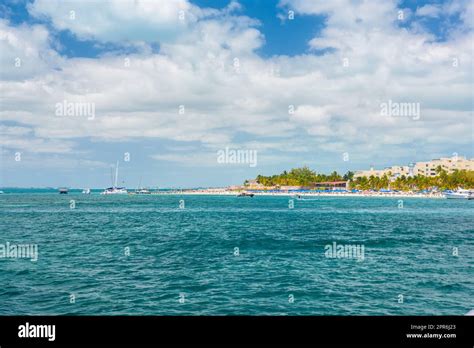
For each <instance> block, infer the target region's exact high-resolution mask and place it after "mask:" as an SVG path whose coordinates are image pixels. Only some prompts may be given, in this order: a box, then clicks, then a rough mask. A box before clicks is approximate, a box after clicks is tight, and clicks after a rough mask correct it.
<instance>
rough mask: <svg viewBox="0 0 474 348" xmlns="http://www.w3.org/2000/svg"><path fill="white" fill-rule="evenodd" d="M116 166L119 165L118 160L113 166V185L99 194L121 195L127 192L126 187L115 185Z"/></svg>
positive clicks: (116, 178)
mask: <svg viewBox="0 0 474 348" xmlns="http://www.w3.org/2000/svg"><path fill="white" fill-rule="evenodd" d="M118 167H119V162H118V161H117V165H116V166H115V178H114V183H113V186H112V187H108V188H106V189H105V190H104V191H103V192H101V195H123V194H127V193H128V192H127V189H126V188H125V187H118V186H117V182H118Z"/></svg>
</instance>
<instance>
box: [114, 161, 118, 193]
mask: <svg viewBox="0 0 474 348" xmlns="http://www.w3.org/2000/svg"><path fill="white" fill-rule="evenodd" d="M118 166H119V162H118V161H117V166H116V167H115V185H114V187H117V180H118Z"/></svg>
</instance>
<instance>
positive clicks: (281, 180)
mask: <svg viewBox="0 0 474 348" xmlns="http://www.w3.org/2000/svg"><path fill="white" fill-rule="evenodd" d="M353 176H354V173H352V172H347V173H346V174H345V175H344V176H341V175H339V174H338V173H337V172H335V171H334V172H332V173H331V174H329V175H325V174H318V173H316V172H315V171H313V170H311V169H309V168H308V167H303V168H294V169H292V170H290V171H289V172H287V171H286V170H285V171H284V172H283V173H281V174H278V175H272V176H263V175H258V176H257V178H256V179H257V182H258V183H260V184H262V185H265V186H276V185H278V186H311V185H312V184H314V183H316V182H323V181H340V180H350V179H352V177H353ZM247 183H248V182H245V184H247Z"/></svg>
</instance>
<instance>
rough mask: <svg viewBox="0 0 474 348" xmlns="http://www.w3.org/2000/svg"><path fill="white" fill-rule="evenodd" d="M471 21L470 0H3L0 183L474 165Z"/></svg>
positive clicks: (179, 181) (203, 180)
mask: <svg viewBox="0 0 474 348" xmlns="http://www.w3.org/2000/svg"><path fill="white" fill-rule="evenodd" d="M473 18H474V2H473V1H469V0H466V1H463V0H457V1H451V0H447V1H415V0H405V1H395V0H394V1H390V0H388V1H376V0H368V1H364V0H354V1H349V0H333V1H326V0H321V1H318V0H280V1H276V0H275V1H271V0H260V1H258V0H252V1H250V0H240V1H230V0H226V1H224V0H219V1H217V0H215V1H214V0H199V1H198V0H196V1H192V0H176V1H173V0H155V1H144V0H135V1H133V0H130V1H128V0H118V1H97V2H95V1H77V2H76V1H59V0H58V1H54V0H36V1H17V0H16V1H12V0H10V1H9V0H7V1H2V4H0V80H1V81H0V102H1V105H0V106H1V107H0V115H1V117H0V120H1V122H0V137H1V138H0V139H1V145H2V148H1V181H0V186H23V187H25V186H26V187H30V186H35V187H40V186H53V187H57V186H70V187H97V188H102V187H106V186H108V185H109V184H110V167H111V165H114V164H115V162H116V161H117V160H119V161H120V168H121V170H120V181H121V182H123V183H124V184H125V185H126V186H127V187H130V188H131V187H136V186H137V185H138V183H139V182H140V181H141V184H142V185H143V186H153V187H156V186H158V187H197V186H222V185H229V184H240V183H242V182H243V180H244V179H246V178H253V177H255V176H256V175H257V174H264V175H268V174H274V173H277V172H281V171H282V170H284V169H289V168H292V167H297V166H302V165H308V166H309V167H311V168H313V169H315V170H317V171H318V172H330V171H332V170H338V171H340V172H345V171H347V170H357V169H366V168H367V167H369V166H370V165H374V166H375V167H376V168H382V167H384V166H388V165H393V164H408V163H409V162H413V161H422V160H428V159H431V158H436V157H440V156H452V155H453V153H457V154H459V155H460V156H467V157H473V114H472V110H473V66H474V65H473V64H474V62H473V46H474V42H473V40H474V39H473ZM389 102H390V103H392V104H391V105H396V104H397V103H398V105H402V104H401V103H413V104H410V105H413V106H415V105H417V106H419V110H420V111H419V114H417V115H413V114H407V115H399V116H397V115H393V114H391V115H387V114H386V113H383V112H381V109H382V105H388V103H389ZM58 104H59V105H63V106H65V107H66V109H65V110H68V108H70V107H71V108H72V109H69V110H72V112H70V113H68V112H67V111H65V110H62V111H61V110H60V111H59V112H58ZM405 105H408V104H405ZM81 106H87V108H82V109H81ZM226 147H228V148H229V149H235V150H249V151H256V152H257V159H258V161H257V165H256V166H250V165H249V164H245V163H241V164H232V163H219V162H218V161H217V157H218V156H217V153H218V151H219V150H223V149H225V148H226Z"/></svg>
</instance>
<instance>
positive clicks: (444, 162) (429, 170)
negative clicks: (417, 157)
mask: <svg viewBox="0 0 474 348" xmlns="http://www.w3.org/2000/svg"><path fill="white" fill-rule="evenodd" d="M438 166H440V167H441V168H443V169H444V170H445V171H446V172H448V174H451V173H452V172H453V171H455V170H474V159H470V160H469V159H466V158H465V157H443V158H437V159H434V160H432V161H429V162H418V163H416V164H415V166H414V168H413V174H415V175H424V176H436V175H437V173H436V168H438Z"/></svg>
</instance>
